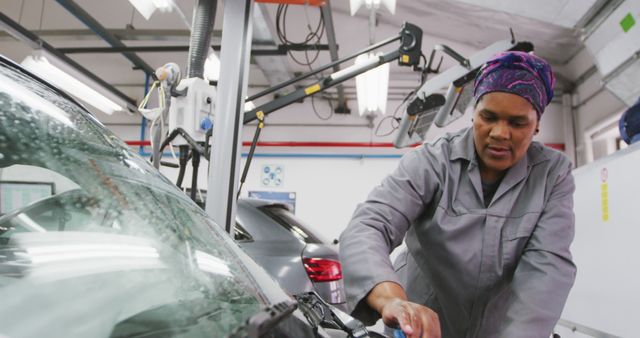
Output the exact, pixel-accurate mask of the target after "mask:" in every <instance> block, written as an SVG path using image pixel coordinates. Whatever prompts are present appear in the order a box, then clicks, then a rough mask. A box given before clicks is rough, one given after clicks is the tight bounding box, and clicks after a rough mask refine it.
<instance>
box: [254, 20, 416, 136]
mask: <svg viewBox="0 0 640 338" xmlns="http://www.w3.org/2000/svg"><path fill="white" fill-rule="evenodd" d="M398 40H400V48H398V49H397V50H394V51H391V52H388V53H386V54H383V55H381V56H380V57H379V58H378V59H374V60H372V61H370V62H368V63H366V64H361V65H354V66H351V67H348V68H345V69H343V70H340V71H337V72H335V73H332V74H331V75H329V76H327V77H324V78H322V79H320V80H318V81H316V82H314V83H313V84H311V85H309V86H306V87H304V88H299V89H297V90H295V91H293V92H291V93H289V94H287V95H284V96H281V97H279V98H276V99H275V100H273V101H271V102H268V103H265V104H263V105H261V106H258V107H256V108H254V109H252V110H250V111H247V112H245V114H244V123H245V124H247V123H249V122H251V121H254V120H256V119H257V114H258V113H259V112H262V114H264V115H268V114H270V113H272V112H274V111H276V110H278V109H280V108H283V107H286V106H288V105H290V104H292V103H294V102H298V101H300V100H301V99H304V98H305V97H307V96H310V95H313V94H315V93H318V92H321V91H323V90H325V89H327V88H330V87H333V86H335V85H337V84H339V83H342V82H344V81H346V80H349V79H352V78H354V77H356V76H357V75H360V74H362V73H365V72H367V71H368V70H371V69H373V68H376V67H378V66H380V65H382V64H385V63H387V62H391V61H394V60H398V64H399V65H401V66H413V67H414V68H416V67H418V65H419V63H420V57H421V55H422V53H421V46H422V30H421V29H420V28H419V27H418V26H415V25H412V24H410V23H405V24H404V25H403V26H402V29H401V30H400V34H399V35H398V36H395V37H392V38H389V39H387V40H384V41H382V42H379V43H377V44H375V45H372V46H370V47H368V48H366V49H364V50H362V51H360V52H358V53H356V54H354V55H351V56H349V57H346V58H344V59H341V60H337V61H335V62H332V63H330V64H328V65H326V66H323V67H321V68H319V69H316V70H313V71H311V72H309V73H306V74H304V75H302V76H299V77H297V78H295V79H292V80H290V81H287V82H284V83H282V84H279V85H277V86H274V87H272V88H269V89H267V90H265V91H263V92H260V93H258V94H256V95H254V96H251V97H249V98H248V99H247V101H251V100H254V99H257V98H259V97H262V96H265V95H267V94H270V93H273V92H275V91H276V90H278V89H281V88H283V87H286V86H288V85H291V84H294V83H296V82H298V81H301V80H303V79H306V78H308V77H311V76H313V75H316V74H318V73H320V72H322V71H324V70H327V69H329V68H332V67H333V66H335V65H338V64H341V63H344V62H346V61H349V60H352V59H354V58H356V57H357V56H359V55H362V54H364V53H368V52H370V51H372V50H375V49H377V48H380V47H382V46H385V45H388V44H390V43H392V42H395V41H398Z"/></svg>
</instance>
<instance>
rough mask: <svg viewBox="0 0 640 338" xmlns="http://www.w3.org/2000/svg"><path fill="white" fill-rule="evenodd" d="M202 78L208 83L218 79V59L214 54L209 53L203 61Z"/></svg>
mask: <svg viewBox="0 0 640 338" xmlns="http://www.w3.org/2000/svg"><path fill="white" fill-rule="evenodd" d="M204 78H205V79H206V80H209V81H218V79H220V59H219V58H218V56H217V55H216V53H214V52H211V53H209V56H208V57H207V59H206V60H204Z"/></svg>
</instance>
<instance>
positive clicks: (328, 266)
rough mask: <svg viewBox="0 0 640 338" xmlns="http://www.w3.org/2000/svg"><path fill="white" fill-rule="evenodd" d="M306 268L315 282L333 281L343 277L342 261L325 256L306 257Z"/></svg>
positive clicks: (304, 260)
mask: <svg viewBox="0 0 640 338" xmlns="http://www.w3.org/2000/svg"><path fill="white" fill-rule="evenodd" d="M302 262H303V264H304V269H305V270H306V271H307V275H309V279H311V281H313V282H331V281H334V280H339V279H342V266H341V265H340V262H338V261H334V260H331V259H324V258H304V259H303V260H302Z"/></svg>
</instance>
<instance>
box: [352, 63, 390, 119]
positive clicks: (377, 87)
mask: <svg viewBox="0 0 640 338" xmlns="http://www.w3.org/2000/svg"><path fill="white" fill-rule="evenodd" d="M380 55H382V53H377V54H374V53H367V54H362V55H360V56H358V57H357V58H356V62H355V63H356V65H360V64H366V63H370V62H371V60H372V59H378V58H379V56H380ZM388 90H389V64H388V63H385V64H383V65H380V66H378V67H376V68H373V69H371V70H369V71H368V72H366V73H364V74H361V75H358V76H356V95H357V97H358V112H359V113H360V116H362V115H370V114H376V113H378V112H379V113H380V114H384V113H385V112H386V110H387V91H388Z"/></svg>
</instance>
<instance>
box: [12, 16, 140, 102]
mask: <svg viewBox="0 0 640 338" xmlns="http://www.w3.org/2000/svg"><path fill="white" fill-rule="evenodd" d="M0 26H1V27H2V28H4V30H6V31H7V32H8V33H9V34H11V35H12V36H13V37H14V38H16V39H17V40H18V41H21V42H23V43H25V44H27V45H28V46H29V47H31V48H33V49H42V50H44V51H46V52H48V53H49V54H51V55H53V56H55V57H56V58H58V59H60V60H61V61H63V62H65V63H66V64H68V65H69V66H71V67H73V68H75V69H76V70H77V71H78V72H80V73H82V74H83V75H84V76H86V77H88V78H89V79H91V80H92V81H95V82H96V83H97V84H99V85H100V86H102V87H103V88H104V89H106V90H108V91H109V92H111V93H113V94H114V95H115V96H117V97H118V98H119V99H121V100H122V101H124V102H125V103H126V105H127V108H128V109H129V110H131V111H136V110H137V109H138V107H137V105H136V102H135V100H134V99H132V98H130V97H129V96H127V95H126V94H124V93H123V92H121V91H119V90H118V89H116V88H115V87H114V86H112V85H110V84H109V83H107V82H106V81H104V80H103V79H102V78H101V77H98V76H97V75H95V74H93V73H92V72H90V71H89V70H87V69H86V68H84V67H82V66H81V65H80V64H78V63H77V62H75V61H73V60H72V59H71V58H69V57H68V56H66V55H64V54H62V53H60V52H59V51H58V50H57V49H56V48H54V47H53V46H51V45H50V44H48V43H47V42H46V41H44V40H42V39H40V37H38V36H37V35H35V34H33V33H32V32H31V31H29V30H28V29H26V28H24V27H22V26H21V25H20V24H19V23H17V22H15V21H13V20H12V19H11V18H10V17H8V16H6V15H5V14H4V13H2V12H0Z"/></svg>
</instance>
